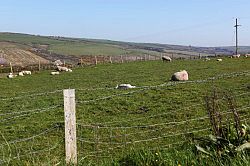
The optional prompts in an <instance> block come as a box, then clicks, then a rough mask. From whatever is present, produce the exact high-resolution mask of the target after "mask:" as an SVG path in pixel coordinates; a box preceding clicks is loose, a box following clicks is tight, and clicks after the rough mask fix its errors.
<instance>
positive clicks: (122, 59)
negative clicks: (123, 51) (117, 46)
mask: <svg viewBox="0 0 250 166" xmlns="http://www.w3.org/2000/svg"><path fill="white" fill-rule="evenodd" d="M121 62H122V63H123V57H122V55H121Z"/></svg>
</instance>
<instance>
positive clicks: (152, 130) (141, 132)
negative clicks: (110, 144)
mask: <svg viewBox="0 0 250 166" xmlns="http://www.w3.org/2000/svg"><path fill="white" fill-rule="evenodd" d="M249 108H250V107H249ZM229 113H232V112H231V111H228V112H223V113H221V115H225V114H229ZM246 116H248V115H245V116H241V118H243V117H246ZM208 118H209V117H207V118H205V117H204V119H208ZM204 119H203V118H202V119H200V120H204ZM247 119H249V118H245V119H242V120H243V121H244V120H247ZM187 122H188V121H180V123H178V122H177V124H176V125H179V124H185V123H187ZM222 122H224V121H222ZM171 127H172V126H167V127H161V128H159V129H156V130H155V129H150V130H147V131H139V132H132V133H128V134H120V135H115V136H110V137H102V138H104V139H110V138H119V137H126V136H131V135H135V134H145V133H149V132H158V131H159V130H163V129H169V128H171ZM175 127H176V126H175Z"/></svg>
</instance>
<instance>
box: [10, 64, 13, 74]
mask: <svg viewBox="0 0 250 166" xmlns="http://www.w3.org/2000/svg"><path fill="white" fill-rule="evenodd" d="M10 72H11V73H13V68H12V64H11V62H10Z"/></svg>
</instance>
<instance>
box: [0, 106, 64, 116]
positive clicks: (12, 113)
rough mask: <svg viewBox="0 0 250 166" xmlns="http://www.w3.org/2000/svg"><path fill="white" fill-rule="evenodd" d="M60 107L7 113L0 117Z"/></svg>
mask: <svg viewBox="0 0 250 166" xmlns="http://www.w3.org/2000/svg"><path fill="white" fill-rule="evenodd" d="M60 106H62V105H56V106H51V107H47V108H43V109H33V110H27V111H16V112H8V113H4V114H0V116H5V115H14V114H21V113H29V112H36V111H41V110H44V109H52V108H57V107H60Z"/></svg>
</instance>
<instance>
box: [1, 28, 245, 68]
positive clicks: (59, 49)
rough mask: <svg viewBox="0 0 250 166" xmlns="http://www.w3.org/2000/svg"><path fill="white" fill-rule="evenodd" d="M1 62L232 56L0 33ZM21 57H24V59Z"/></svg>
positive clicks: (211, 50) (228, 50) (215, 50)
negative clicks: (93, 57) (100, 57)
mask: <svg viewBox="0 0 250 166" xmlns="http://www.w3.org/2000/svg"><path fill="white" fill-rule="evenodd" d="M0 42H1V43H0V48H1V50H2V52H4V53H1V54H0V57H1V58H5V59H6V60H7V61H8V62H10V61H13V63H14V64H16V65H28V64H30V63H37V61H43V62H45V63H48V62H49V61H54V60H57V59H61V60H64V61H66V62H68V63H77V62H78V61H79V58H80V57H84V56H86V55H88V56H99V55H101V56H119V55H127V56H141V55H145V54H150V55H152V56H160V55H161V54H162V53H164V54H167V55H174V56H175V58H178V57H183V58H185V57H189V56H198V55H199V54H200V55H201V56H214V55H215V54H217V55H218V54H223V55H230V54H233V52H234V48H233V47H191V46H179V45H168V44H157V43H132V42H120V41H111V40H99V39H84V38H67V37H59V36H39V35H29V34H20V33H0ZM240 50H241V51H242V52H244V53H245V52H250V46H245V47H240ZM24 55H25V56H24Z"/></svg>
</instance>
